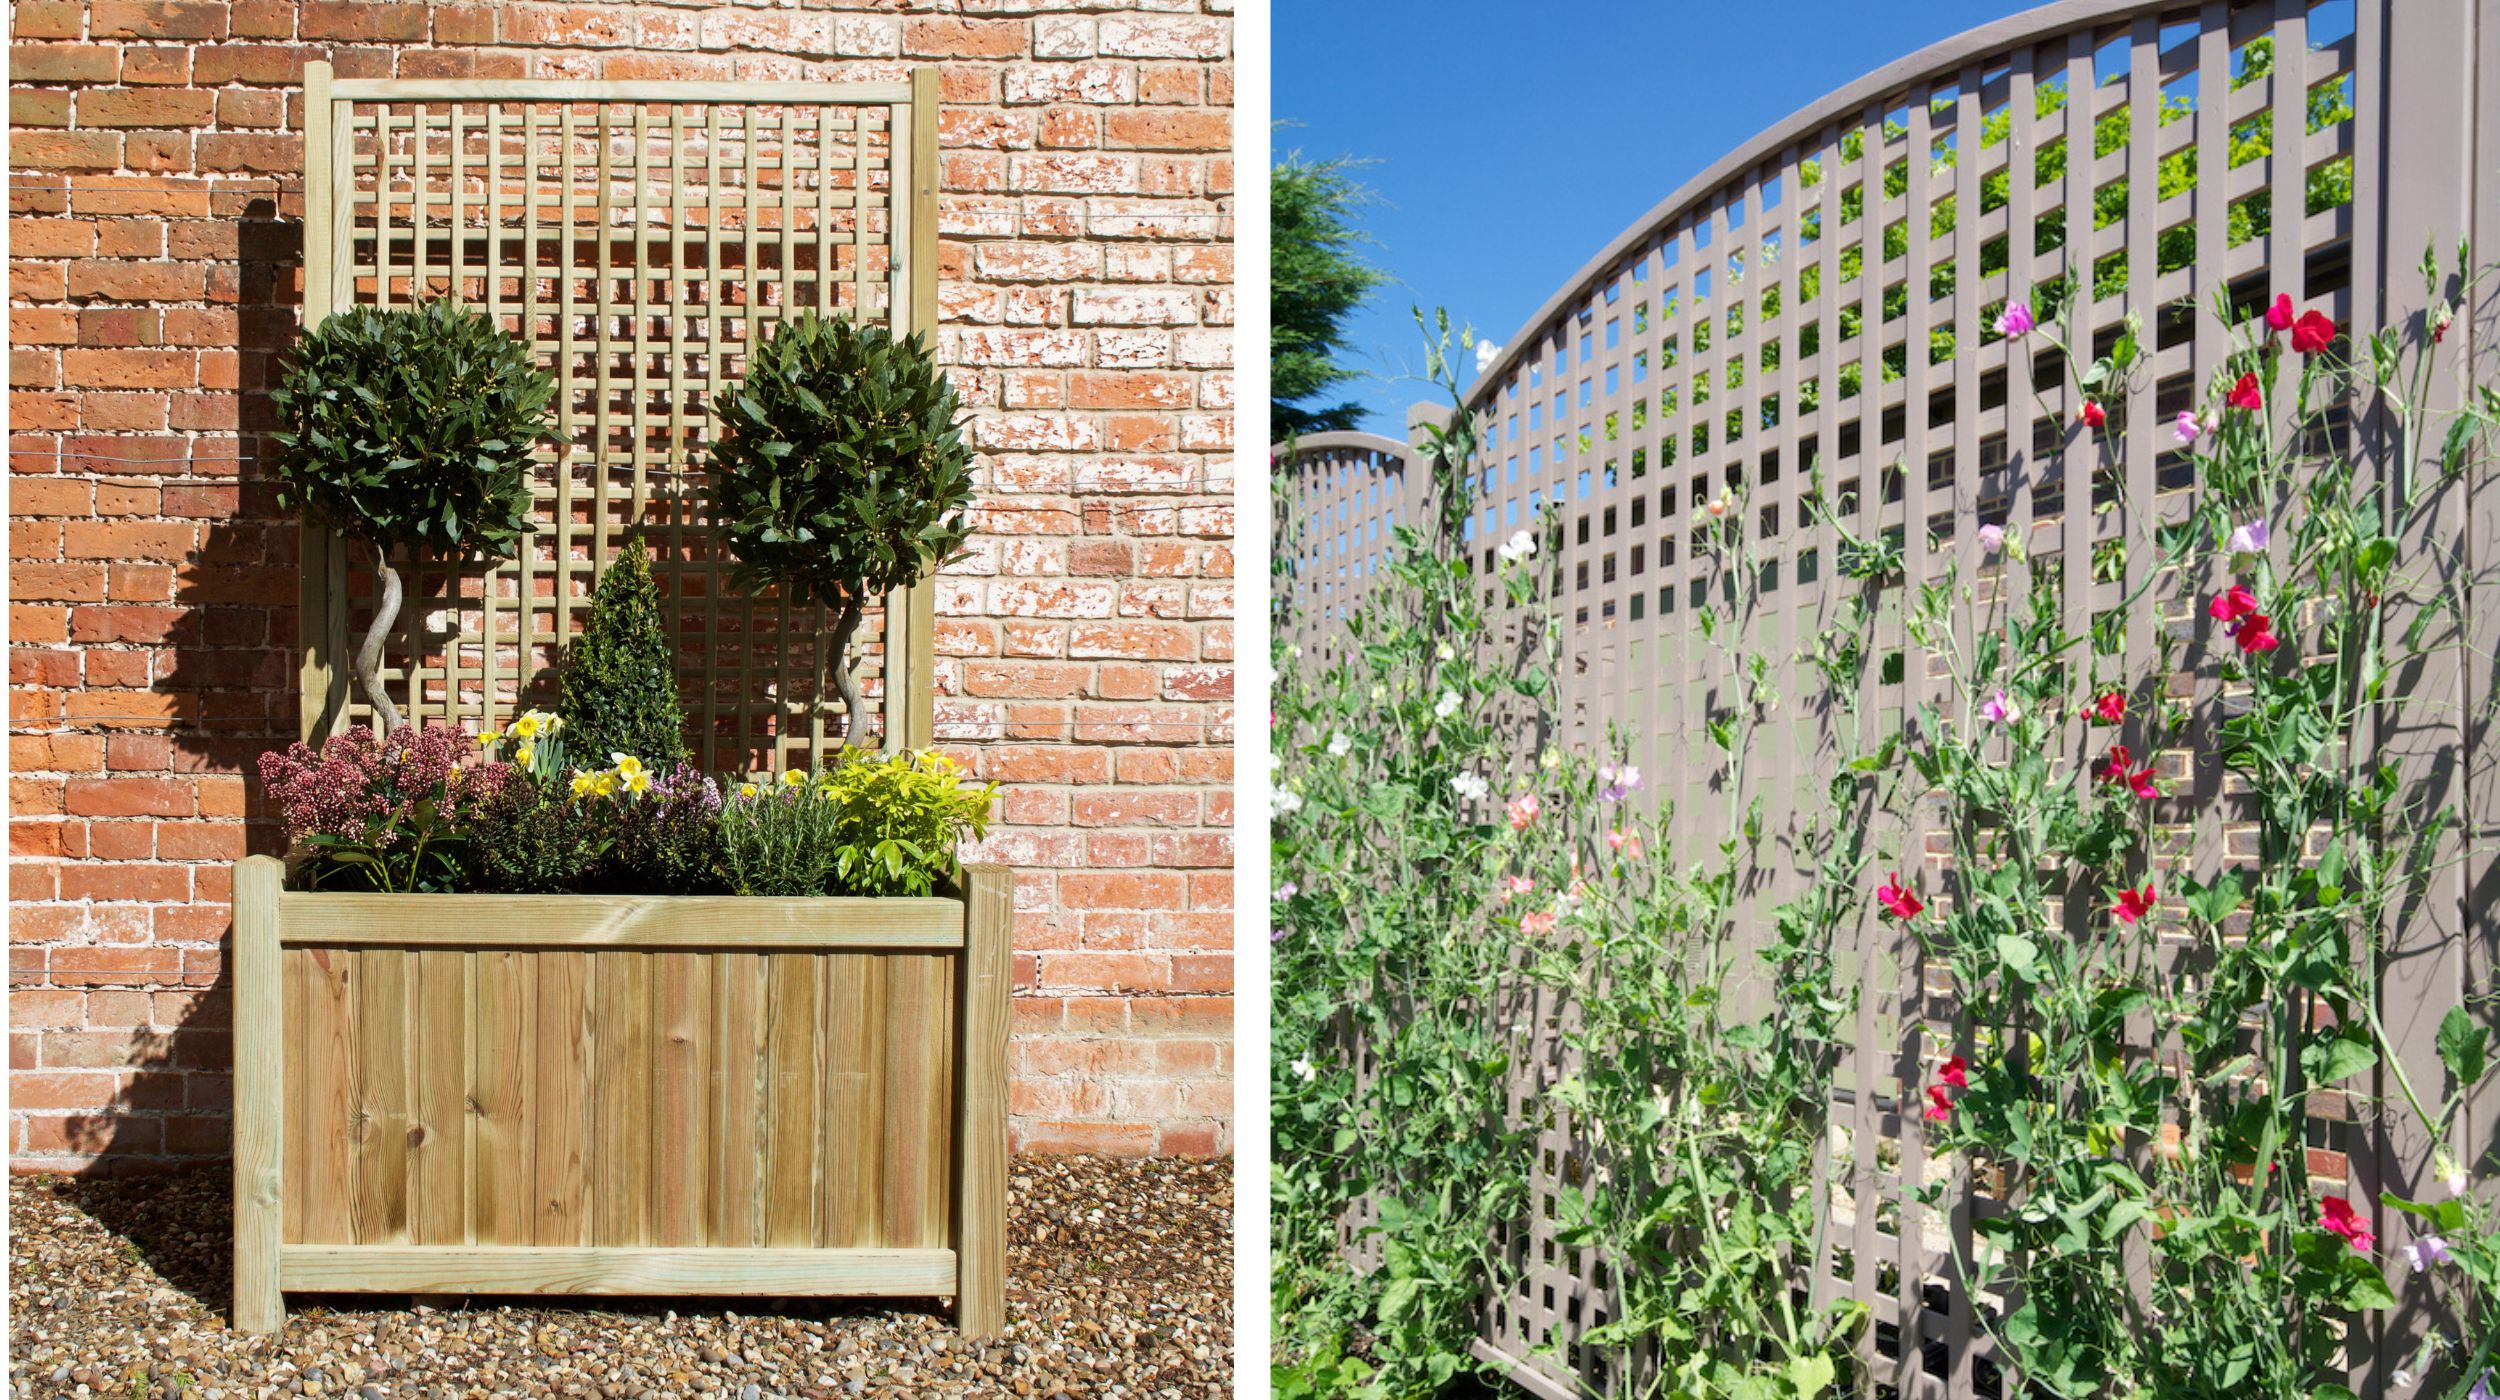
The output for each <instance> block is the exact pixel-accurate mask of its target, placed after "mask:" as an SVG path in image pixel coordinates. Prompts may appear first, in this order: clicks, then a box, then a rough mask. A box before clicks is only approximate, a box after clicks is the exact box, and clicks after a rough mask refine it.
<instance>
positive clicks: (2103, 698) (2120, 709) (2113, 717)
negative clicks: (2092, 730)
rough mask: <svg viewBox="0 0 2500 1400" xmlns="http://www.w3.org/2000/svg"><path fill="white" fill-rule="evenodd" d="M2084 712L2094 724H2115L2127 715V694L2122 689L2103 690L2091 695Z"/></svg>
mask: <svg viewBox="0 0 2500 1400" xmlns="http://www.w3.org/2000/svg"><path fill="white" fill-rule="evenodd" d="M2084 714H2085V716H2087V717H2088V718H2090V719H2091V721H2092V722H2093V723H2094V724H2116V723H2118V722H2119V721H2120V720H2123V719H2125V718H2126V717H2127V694H2126V692H2125V691H2123V690H2104V691H2102V692H2101V693H2100V694H2099V695H2097V696H2094V697H2093V699H2092V703H2091V704H2090V705H2089V706H2087V707H2086V708H2085V709H2084Z"/></svg>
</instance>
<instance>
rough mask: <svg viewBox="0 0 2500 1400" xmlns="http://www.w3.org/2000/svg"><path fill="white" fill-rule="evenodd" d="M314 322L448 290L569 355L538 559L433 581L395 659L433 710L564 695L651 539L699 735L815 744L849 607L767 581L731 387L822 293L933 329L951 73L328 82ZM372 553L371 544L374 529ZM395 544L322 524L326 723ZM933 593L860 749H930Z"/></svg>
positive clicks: (306, 696) (781, 754)
mask: <svg viewBox="0 0 2500 1400" xmlns="http://www.w3.org/2000/svg"><path fill="white" fill-rule="evenodd" d="M305 97H306V140H305V169H306V201H305V208H306V213H305V225H306V237H305V320H306V323H307V324H308V325H310V324H314V323H317V322H318V321H319V320H320V319H321V318H322V317H323V316H326V315H328V314H329V313H330V312H331V311H333V310H337V309H340V308H344V307H348V306H353V305H372V306H409V305H413V304H416V303H418V302H422V301H427V300H432V299H436V298H450V299H452V300H454V301H458V302H461V303H463V304H466V305H470V306H473V307H476V308H478V309H479V310H482V311H484V312H485V313H486V314H487V315H488V316H490V317H492V318H493V319H494V320H495V321H496V322H497V323H498V324H500V325H501V326H503V327H504V328H505V329H506V330H508V331H510V332H512V333H513V334H515V335H517V336H519V337H521V338H522V339H523V340H524V341H526V342H528V343H529V344H530V345H531V346H532V347H533V348H534V349H535V350H536V351H537V354H538V357H539V360H540V362H541V363H542V364H543V365H544V366H545V367H547V368H548V369H549V370H550V371H551V372H553V373H554V374H555V376H556V380H557V385H558V389H557V396H556V402H555V412H556V415H557V423H558V428H557V431H558V434H559V436H560V438H561V439H562V441H561V443H560V444H558V445H556V446H553V447H551V448H549V449H547V450H546V451H545V452H544V453H543V454H542V463H541V466H540V467H539V469H538V472H537V474H536V477H535V479H534V481H533V484H532V490H533V493H534V495H535V496H536V500H537V511H536V520H537V523H538V526H539V528H538V530H537V531H536V532H535V533H534V534H532V535H531V536H529V537H527V538H526V539H525V540H524V541H523V543H522V544H521V546H520V550H519V553H518V556H517V557H516V558H514V559H512V560H510V561H507V562H504V563H501V564H497V565H495V566H494V567H491V568H489V567H485V566H484V565H483V564H482V563H480V562H476V561H466V562H457V563H446V562H443V561H435V562H433V563H430V564H428V565H427V566H426V567H425V568H424V569H423V571H422V572H421V573H420V574H418V575H416V576H415V577H413V578H411V580H410V583H411V586H410V588H409V598H408V602H407V604H406V606H405V608H404V610H403V612H402V614H401V617H400V619H399V622H398V623H397V624H396V626H395V628H394V632H393V635H392V636H391V639H390V644H389V646H388V648H387V650H386V652H385V661H384V678H385V683H386V684H387V685H388V686H389V687H390V688H391V691H392V694H393V697H394V698H395V699H396V700H397V702H398V703H399V705H400V708H401V710H402V712H403V713H404V714H405V715H406V717H407V720H408V722H409V723H411V724H421V723H450V724H468V725H473V726H493V725H497V724H500V723H502V722H503V720H505V719H506V718H508V717H509V716H510V715H511V714H513V713H514V712H515V711H516V710H517V709H520V708H525V707H528V706H531V705H545V704H548V703H551V702H552V700H553V697H554V694H555V688H556V684H557V678H558V670H557V668H558V665H559V663H560V659H561V656H562V652H563V648H564V646H565V645H566V643H567V640H568V639H569V638H570V637H571V636H572V635H573V634H574V633H575V632H576V631H577V630H578V628H579V620H580V618H581V616H582V614H583V613H584V612H585V610H586V604H587V600H588V598H589V596H590V592H591V589H592V587H593V585H594V584H595V583H596V581H597V577H598V574H599V571H600V570H601V569H602V568H604V567H605V566H606V564H607V562H608V560H609V559H610V558H611V557H613V556H614V554H615V552H616V550H617V549H618V547H619V546H620V545H621V544H622V543H623V542H624V540H625V539H626V538H627V536H628V535H629V534H632V533H637V532H638V533H640V534H641V536H642V537H643V538H644V540H645V541H646V542H647V543H648V544H649V546H650V548H651V551H652V554H653V571H654V573H655V575H656V576H657V577H658V580H659V584H660V589H661V594H662V599H663V609H664V611H665V613H666V615H667V617H668V620H669V624H670V626H671V627H672V628H673V629H674V634H675V639H676V641H677V643H678V648H677V651H678V656H679V678H680V681H681V684H682V688H683V692H684V695H685V699H686V710H687V717H688V721H689V724H690V726H691V727H692V729H693V731H694V733H693V736H692V737H693V739H694V743H695V749H696V755H697V757H698V758H699V759H700V760H701V761H702V763H703V764H704V765H705V767H707V768H709V769H713V770H716V771H717V770H753V769H762V768H781V767H785V766H790V765H793V764H796V765H802V766H803V765H806V764H808V763H810V762H811V761H813V760H816V759H818V758H821V756H822V755H823V754H824V753H825V751H826V750H827V748H828V746H829V745H828V740H829V736H832V735H838V734H839V732H840V718H839V715H840V706H841V700H840V697H839V696H838V695H837V694H836V693H835V691H834V689H833V686H832V684H831V681H830V679H829V677H828V676H827V674H826V671H825V656H824V654H823V652H822V649H821V647H820V639H821V638H822V636H823V635H824V632H825V630H826V624H825V619H824V616H823V611H822V609H816V608H808V609H794V608H792V607H791V606H790V605H789V604H788V603H787V602H786V601H784V600H782V599H780V598H779V597H777V596H774V595H771V594H766V595H764V596H760V597H758V596H752V595H747V594H742V593H740V592H739V591H737V590H736V589H734V588H733V587H732V586H731V585H730V582H729V578H728V569H729V564H730V561H729V560H728V559H727V558H726V557H725V552H724V551H723V549H722V547H721V545H720V543H719V541H718V539H717V537H716V536H715V535H714V534H713V532H712V531H711V529H710V528H709V527H708V525H707V523H706V521H705V519H704V515H703V511H702V507H701V503H700V472H701V463H702V460H703V444H704V442H705V440H706V439H707V437H708V434H709V432H710V427H711V414H710V403H711V400H712V396H713V395H715V394H718V393H722V392H726V391H729V390H731V389H732V388H734V386H735V385H736V384H737V382H738V380H739V378H740V376H741V375H742V374H743V373H744V372H745V367H746V359H747V353H748V350H749V348H750V347H752V346H754V345H755V344H757V343H758V342H759V341H760V340H761V339H763V338H764V337H766V336H768V335H769V334H770V333H771V330H772V327H773V324H774V323H775V322H776V321H777V320H779V319H780V318H781V317H783V316H785V315H789V314H793V313H795V312H798V311H800V310H802V309H813V310H815V311H817V312H819V313H824V314H839V315H843V316H848V317H851V318H853V319H856V320H859V321H861V322H863V323H873V324H884V325H889V326H891V327H893V328H895V329H896V330H897V331H904V332H907V331H912V330H917V331H920V332H922V333H924V334H927V335H931V336H934V334H935V330H936V321H937V305H936V302H937V288H936V278H937V218H936V192H937V179H938V165H937V152H936V147H937V126H936V121H937V93H936V73H935V71H934V70H931V69H922V70H918V71H915V72H914V73H913V74H912V76H911V79H910V80H909V81H908V82H894V83H865V84H844V83H764V82H757V83H666V82H652V83H614V82H595V83H577V82H521V81H513V82H504V81H470V80H456V81H434V80H372V81H363V80H354V81H351V80H334V79H333V78H332V76H331V73H330V69H329V65H327V64H323V63H314V64H310V65H308V66H307V69H306V73H305ZM359 552H361V551H359ZM370 575H371V561H370V560H367V559H362V558H354V557H350V552H349V551H348V550H347V549H345V548H344V547H343V545H342V542H341V541H340V540H338V539H336V538H334V537H332V536H331V535H329V533H328V532H326V531H322V530H319V529H308V530H307V532H306V535H305V540H304V587H303V634H302V635H303V657H304V659H303V668H302V675H301V679H302V696H303V718H302V727H303V731H304V733H305V735H306V737H308V738H310V737H315V736H319V735H322V734H327V733H330V732H332V731H334V730H335V729H337V728H339V727H342V726H344V725H345V724H347V723H351V722H354V721H356V720H359V719H362V718H364V717H365V715H366V711H367V707H366V705H365V703H364V700H363V697H362V696H361V695H359V694H357V693H356V691H355V688H354V686H353V685H352V684H351V681H350V672H349V668H348V666H347V664H346V661H347V657H348V655H349V650H350V647H351V646H352V644H353V641H354V639H356V638H357V637H360V636H361V635H362V631H363V628H364V625H365V622H366V619H367V618H369V617H370V612H369V607H370V601H369V600H370V599H371V597H372V589H371V587H370V584H371V577H370ZM931 594H932V590H931V587H930V585H929V584H928V583H926V582H923V583H922V584H920V585H918V586H917V587H914V588H912V589H909V590H905V591H903V592H900V593H897V594H896V595H894V596H893V597H891V598H888V599H887V600H885V606H884V607H882V608H876V609H872V610H871V611H870V614H869V616H868V618H867V619H866V620H864V621H863V622H862V624H861V628H860V632H859V634H858V637H857V639H856V640H855V641H854V643H853V648H854V652H855V653H856V654H857V655H858V656H859V657H860V658H861V660H860V667H859V670H860V679H861V690H862V693H863V697H864V698H865V700H866V701H867V702H868V704H867V705H866V708H867V709H869V710H870V711H871V712H872V713H870V714H868V715H866V716H864V717H863V722H862V724H861V731H860V738H859V740H858V741H859V742H874V741H875V740H876V739H878V738H880V737H881V738H882V739H883V741H884V742H885V743H887V744H888V745H893V744H898V743H900V744H912V745H918V744H925V743H927V742H928V739H929V727H930V696H929V674H930V670H931V650H930V629H931V620H932V608H931Z"/></svg>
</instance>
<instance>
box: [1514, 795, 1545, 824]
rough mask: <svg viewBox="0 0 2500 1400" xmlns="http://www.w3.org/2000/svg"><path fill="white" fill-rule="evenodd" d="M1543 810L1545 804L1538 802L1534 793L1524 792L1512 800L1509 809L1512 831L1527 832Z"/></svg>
mask: <svg viewBox="0 0 2500 1400" xmlns="http://www.w3.org/2000/svg"><path fill="white" fill-rule="evenodd" d="M1543 810H1545V804H1544V803H1542V802H1539V801H1537V800H1536V794H1535V793H1533V792H1523V793H1521V794H1519V795H1518V796H1517V797H1514V798H1512V799H1511V800H1510V808H1509V811H1510V829H1511V830H1513V831H1525V830H1527V829H1528V827H1529V826H1530V824H1532V823H1534V822H1535V821H1536V814H1537V813H1539V812H1541V811H1543Z"/></svg>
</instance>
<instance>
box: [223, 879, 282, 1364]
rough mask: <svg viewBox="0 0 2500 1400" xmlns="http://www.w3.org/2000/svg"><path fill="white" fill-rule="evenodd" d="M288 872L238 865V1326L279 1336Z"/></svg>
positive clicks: (235, 1268) (236, 900)
mask: <svg viewBox="0 0 2500 1400" xmlns="http://www.w3.org/2000/svg"><path fill="white" fill-rule="evenodd" d="M285 879H286V867H285V866H284V865H282V864H280V863H279V862H278V861H277V860H276V859H274V858H272V857H269V856H246V857H244V858H243V859H242V860H239V861H237V862H235V866H234V1328H235V1330H236V1331H238V1332H274V1331H276V1330H278V1328H279V1326H280V1325H282V1324H283V1323H284V1322H285V1321H286V1300H285V1298H284V1296H283V1295H282V1293H281V1292H280V1288H279V1281H278V1241H279V1234H280V1226H281V1220H282V1216H281V1210H282V1207H283V1204H284V1194H283V1193H284V1183H283V1179H282V1173H281V1166H282V1164H283V1163H284V1162H285V1160H286V1145H285V1141H284V1137H283V1134H284V1132H285V1120H284V1116H283V1112H282V1110H281V1107H280V1104H281V1097H280V1096H281V1093H282V1090H281V1087H280V1086H281V1085H282V1084H283V1083H284V1082H285V1053H286V1050H285V1034H284V1031H283V1028H282V1026H281V1025H280V1020H281V1018H282V1016H283V1014H284V1012H285V998H284V996H283V994H282V992H281V984H280V980H279V977H280V972H279V964H278V895H279V890H280V888H281V887H282V886H283V884H284V882H285Z"/></svg>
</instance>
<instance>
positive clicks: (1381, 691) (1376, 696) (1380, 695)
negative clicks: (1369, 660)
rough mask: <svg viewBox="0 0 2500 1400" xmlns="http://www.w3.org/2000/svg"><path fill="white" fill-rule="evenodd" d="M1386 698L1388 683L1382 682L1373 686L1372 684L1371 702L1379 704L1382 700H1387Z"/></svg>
mask: <svg viewBox="0 0 2500 1400" xmlns="http://www.w3.org/2000/svg"><path fill="white" fill-rule="evenodd" d="M1388 698H1389V687H1388V685H1387V684H1385V683H1383V684H1380V685H1375V686H1373V687H1372V703H1373V704H1375V705H1378V704H1381V703H1383V702H1385V701H1387V700H1388Z"/></svg>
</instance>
